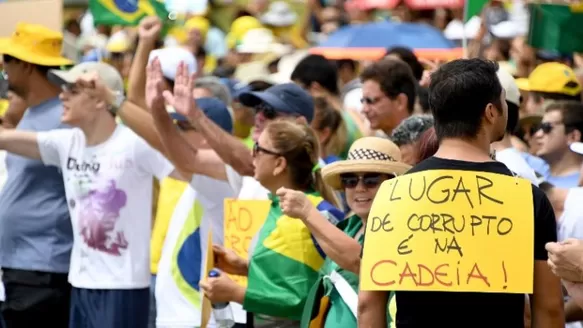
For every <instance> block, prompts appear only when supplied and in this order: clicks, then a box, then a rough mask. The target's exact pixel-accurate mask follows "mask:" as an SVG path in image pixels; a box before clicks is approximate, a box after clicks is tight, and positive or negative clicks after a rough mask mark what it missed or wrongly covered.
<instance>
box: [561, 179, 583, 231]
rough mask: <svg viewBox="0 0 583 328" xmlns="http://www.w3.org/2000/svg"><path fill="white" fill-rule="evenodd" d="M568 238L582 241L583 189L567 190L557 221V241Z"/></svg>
mask: <svg viewBox="0 0 583 328" xmlns="http://www.w3.org/2000/svg"><path fill="white" fill-rule="evenodd" d="M568 238H576V239H583V187H577V188H571V189H569V192H568V193H567V198H566V199H565V205H564V208H563V214H561V217H559V218H558V221H557V239H558V240H559V241H563V240H565V239H568Z"/></svg>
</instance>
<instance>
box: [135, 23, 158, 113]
mask: <svg viewBox="0 0 583 328" xmlns="http://www.w3.org/2000/svg"><path fill="white" fill-rule="evenodd" d="M161 27H162V23H161V22H160V20H159V19H158V18H157V17H146V18H144V19H143V20H142V21H141V22H140V27H139V32H138V35H139V40H138V47H137V49H136V53H135V54H134V57H133V59H132V66H131V68H130V74H129V79H128V99H129V100H130V101H132V102H133V103H134V104H137V105H138V106H139V107H140V108H142V109H146V110H147V109H148V107H147V106H146V66H147V65H148V57H149V56H150V52H151V51H152V50H154V47H155V44H156V39H157V38H158V36H159V33H160V29H161Z"/></svg>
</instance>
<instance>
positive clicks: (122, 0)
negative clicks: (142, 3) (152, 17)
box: [113, 0, 138, 13]
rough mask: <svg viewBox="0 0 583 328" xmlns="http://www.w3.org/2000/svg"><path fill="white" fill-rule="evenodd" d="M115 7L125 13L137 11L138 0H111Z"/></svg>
mask: <svg viewBox="0 0 583 328" xmlns="http://www.w3.org/2000/svg"><path fill="white" fill-rule="evenodd" d="M113 2H114V3H115V5H116V7H117V8H118V9H119V10H121V11H123V12H125V13H135V12H136V11H138V0H113Z"/></svg>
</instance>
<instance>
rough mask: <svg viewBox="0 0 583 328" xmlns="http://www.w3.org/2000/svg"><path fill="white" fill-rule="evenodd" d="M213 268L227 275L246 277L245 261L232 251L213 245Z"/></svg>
mask: <svg viewBox="0 0 583 328" xmlns="http://www.w3.org/2000/svg"><path fill="white" fill-rule="evenodd" d="M213 255H214V260H215V266H216V267H217V268H219V269H221V270H222V271H224V272H226V273H229V274H236V275H246V271H247V261H246V260H244V259H243V258H242V257H240V256H239V255H237V254H235V252H233V251H232V250H230V249H228V248H224V247H223V246H219V245H213Z"/></svg>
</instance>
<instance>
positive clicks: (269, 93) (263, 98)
mask: <svg viewBox="0 0 583 328" xmlns="http://www.w3.org/2000/svg"><path fill="white" fill-rule="evenodd" d="M239 101H240V102H241V104H243V105H244V106H247V107H255V106H257V105H259V104H260V103H265V104H267V105H269V106H271V107H273V109H274V110H275V111H276V112H280V113H286V114H291V115H297V116H303V117H305V118H306V120H307V121H308V122H312V119H313V118H314V100H313V99H312V96H311V95H310V94H309V93H308V92H307V91H306V90H304V89H302V88H300V87H299V86H298V85H297V84H295V83H284V84H278V85H274V86H272V87H270V88H269V89H267V90H265V91H257V92H244V93H241V95H240V96H239Z"/></svg>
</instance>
